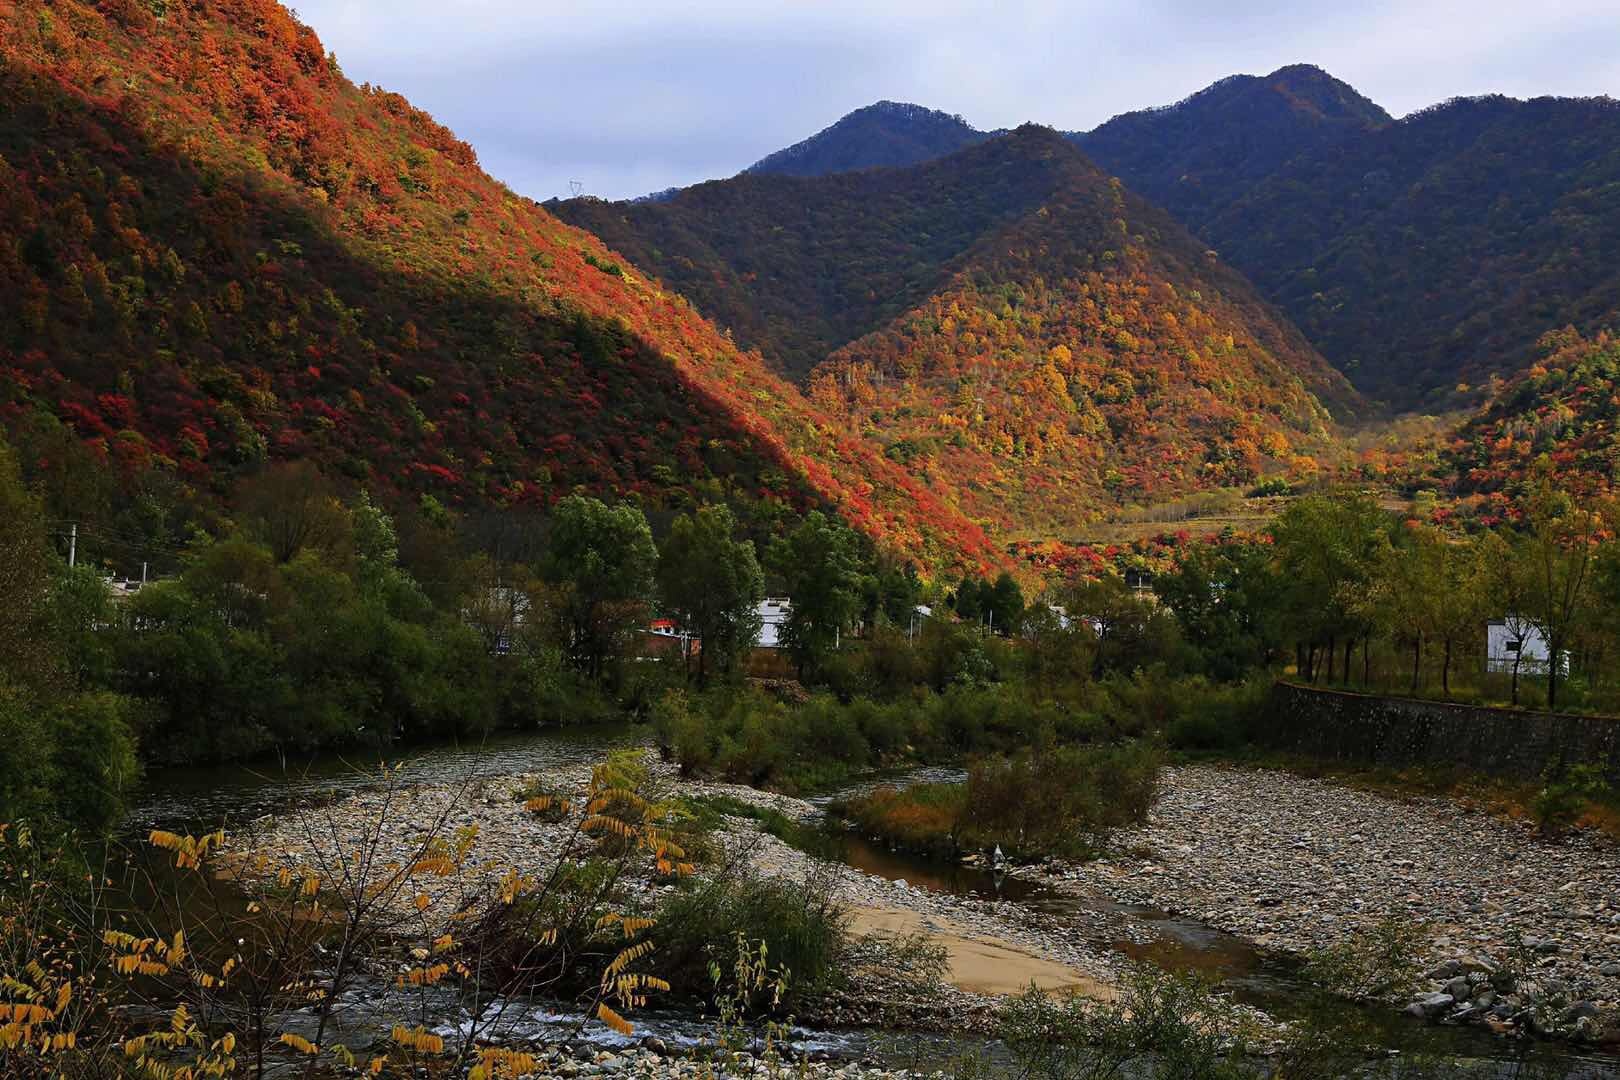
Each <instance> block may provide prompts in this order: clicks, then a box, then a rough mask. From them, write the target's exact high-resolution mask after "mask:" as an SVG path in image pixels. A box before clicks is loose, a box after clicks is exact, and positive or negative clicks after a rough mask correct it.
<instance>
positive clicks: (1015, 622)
mask: <svg viewBox="0 0 1620 1080" xmlns="http://www.w3.org/2000/svg"><path fill="white" fill-rule="evenodd" d="M985 606H986V607H987V608H988V609H989V610H988V612H987V618H988V620H989V624H990V627H991V628H992V629H993V630H995V631H996V633H998V634H1015V633H1017V632H1018V627H1019V624H1020V623H1022V622H1023V620H1024V590H1023V589H1022V588H1021V587H1020V586H1019V584H1018V582H1017V581H1016V580H1015V579H1014V578H1013V576H1012V575H1011V574H1009V573H1007V571H1005V570H1003V571H1002V572H1001V576H1000V577H998V578H996V583H995V584H994V585H992V586H990V590H989V594H988V596H987V603H986V605H985Z"/></svg>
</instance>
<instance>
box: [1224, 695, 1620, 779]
mask: <svg viewBox="0 0 1620 1080" xmlns="http://www.w3.org/2000/svg"><path fill="white" fill-rule="evenodd" d="M1256 734H1257V735H1258V737H1259V741H1260V742H1261V744H1262V745H1265V746H1267V747H1269V748H1271V749H1273V750H1281V751H1284V752H1287V753H1297V754H1303V755H1306V756H1309V757H1317V758H1325V759H1328V760H1331V761H1349V762H1359V763H1362V764H1370V765H1389V766H1394V767H1397V768H1399V767H1406V766H1411V765H1429V766H1454V767H1457V768H1462V769H1468V770H1471V771H1474V772H1481V773H1485V774H1487V775H1490V776H1499V777H1503V778H1506V779H1513V780H1535V779H1539V778H1540V777H1541V775H1542V774H1543V772H1544V771H1545V770H1546V769H1547V767H1548V766H1549V765H1553V764H1557V763H1560V762H1561V763H1564V764H1567V765H1579V764H1586V763H1595V764H1600V765H1602V766H1603V767H1604V771H1605V772H1606V773H1607V775H1608V777H1609V780H1610V781H1611V782H1614V783H1620V719H1615V718H1613V717H1606V716H1569V715H1565V714H1562V713H1545V712H1529V711H1524V710H1519V709H1491V708H1484V707H1480V706H1472V705H1448V704H1445V703H1443V702H1437V701H1416V700H1413V699H1410V698H1388V697H1374V696H1371V695H1367V694H1351V693H1345V692H1343V691H1338V690H1318V689H1315V688H1312V687H1306V686H1296V685H1294V684H1292V683H1278V684H1277V685H1276V686H1275V687H1273V688H1272V693H1271V699H1270V702H1269V705H1268V708H1267V709H1266V716H1265V717H1264V718H1263V719H1262V721H1261V723H1260V730H1259V731H1258V732H1256Z"/></svg>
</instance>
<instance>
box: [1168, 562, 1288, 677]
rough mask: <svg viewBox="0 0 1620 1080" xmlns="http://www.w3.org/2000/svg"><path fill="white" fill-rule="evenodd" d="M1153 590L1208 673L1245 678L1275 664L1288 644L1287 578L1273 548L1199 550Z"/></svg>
mask: <svg viewBox="0 0 1620 1080" xmlns="http://www.w3.org/2000/svg"><path fill="white" fill-rule="evenodd" d="M1153 591H1154V592H1155V593H1156V594H1158V597H1159V599H1160V600H1161V601H1162V602H1163V603H1164V605H1165V606H1166V607H1167V608H1169V609H1170V611H1171V612H1172V613H1173V614H1174V615H1175V617H1176V621H1177V622H1178V623H1179V624H1180V625H1181V632H1182V637H1183V638H1185V639H1186V641H1187V643H1188V644H1189V645H1191V646H1192V647H1193V649H1194V650H1195V651H1196V652H1197V654H1198V656H1199V658H1200V660H1201V662H1202V664H1203V666H1204V670H1205V672H1206V673H1207V674H1209V675H1211V676H1213V677H1214V678H1217V679H1222V680H1232V679H1240V678H1242V677H1243V676H1244V675H1246V674H1247V673H1248V672H1250V671H1253V670H1254V669H1256V668H1266V667H1270V666H1271V665H1272V664H1273V663H1275V662H1276V660H1277V654H1278V650H1279V649H1280V648H1281V647H1282V644H1283V636H1282V634H1283V630H1282V618H1281V606H1282V599H1281V598H1282V593H1283V579H1282V577H1281V575H1280V574H1278V573H1277V569H1276V566H1275V565H1274V564H1273V561H1272V551H1271V549H1270V548H1268V547H1266V546H1264V545H1262V544H1255V543H1235V542H1233V543H1221V544H1200V545H1197V546H1194V547H1192V548H1190V549H1189V550H1188V551H1187V552H1186V554H1184V555H1183V556H1182V557H1181V558H1180V559H1179V560H1177V562H1176V565H1175V566H1174V567H1173V568H1172V569H1171V570H1170V571H1169V572H1167V573H1163V574H1160V575H1159V576H1158V577H1157V578H1156V579H1155V580H1154V582H1153Z"/></svg>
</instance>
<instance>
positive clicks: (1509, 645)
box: [1503, 641, 1519, 652]
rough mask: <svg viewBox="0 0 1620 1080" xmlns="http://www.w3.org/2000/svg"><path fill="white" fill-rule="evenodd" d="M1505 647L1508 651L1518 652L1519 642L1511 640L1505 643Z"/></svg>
mask: <svg viewBox="0 0 1620 1080" xmlns="http://www.w3.org/2000/svg"><path fill="white" fill-rule="evenodd" d="M1503 648H1505V649H1507V651H1508V652H1518V651H1519V643H1518V642H1517V641H1510V642H1508V643H1507V644H1506V645H1504V646H1503Z"/></svg>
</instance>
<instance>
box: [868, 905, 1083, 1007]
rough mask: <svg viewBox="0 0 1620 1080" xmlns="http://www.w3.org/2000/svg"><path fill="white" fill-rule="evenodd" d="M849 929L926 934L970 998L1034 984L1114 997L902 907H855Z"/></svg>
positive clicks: (1059, 968) (1073, 971)
mask: <svg viewBox="0 0 1620 1080" xmlns="http://www.w3.org/2000/svg"><path fill="white" fill-rule="evenodd" d="M850 925H851V927H852V928H853V929H854V930H855V931H856V932H858V933H863V934H870V933H882V934H891V935H895V936H905V935H910V934H918V933H922V934H926V935H927V936H928V938H929V940H930V941H931V942H933V943H934V944H937V945H943V946H944V947H945V955H946V965H947V967H946V973H945V980H946V981H947V982H949V983H950V984H951V985H952V986H955V987H958V988H959V989H962V990H968V991H971V992H973V993H975V994H999V995H1009V994H1021V993H1023V992H1024V991H1025V990H1027V989H1029V986H1030V984H1031V983H1034V984H1035V986H1036V988H1037V989H1040V990H1046V991H1052V990H1072V991H1078V992H1079V993H1080V994H1082V995H1084V996H1085V997H1089V998H1096V999H1097V1000H1099V1001H1111V1000H1113V998H1114V992H1113V990H1112V989H1111V988H1109V987H1108V986H1105V985H1104V984H1102V983H1100V982H1098V981H1097V980H1096V979H1093V978H1091V977H1090V976H1088V975H1086V973H1085V972H1083V971H1081V970H1080V969H1078V968H1074V967H1070V966H1069V965H1067V964H1060V963H1057V962H1055V961H1052V960H1046V959H1043V958H1041V957H1039V956H1035V955H1033V954H1031V953H1028V952H1025V951H1024V950H1022V949H1020V948H1018V947H1017V946H1015V945H1013V944H1012V943H1010V942H1007V941H1003V940H1001V939H999V938H994V937H988V936H986V935H984V934H975V933H974V932H973V931H972V930H971V929H970V928H968V927H965V926H962V925H961V924H959V923H956V922H954V921H953V920H951V919H947V918H944V917H942V916H939V915H930V914H924V913H923V912H919V911H909V910H906V909H904V908H875V907H857V908H853V909H851V911H850Z"/></svg>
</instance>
